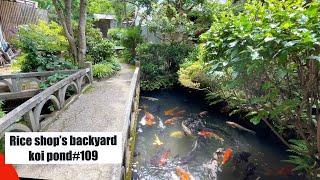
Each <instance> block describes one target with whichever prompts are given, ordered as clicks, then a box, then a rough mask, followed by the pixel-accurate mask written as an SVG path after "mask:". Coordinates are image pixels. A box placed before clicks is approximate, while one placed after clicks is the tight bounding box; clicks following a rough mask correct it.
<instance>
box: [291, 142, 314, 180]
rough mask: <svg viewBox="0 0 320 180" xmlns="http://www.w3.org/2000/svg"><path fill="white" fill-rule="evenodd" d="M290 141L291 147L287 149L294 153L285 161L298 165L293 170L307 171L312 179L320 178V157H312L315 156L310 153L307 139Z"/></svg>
mask: <svg viewBox="0 0 320 180" xmlns="http://www.w3.org/2000/svg"><path fill="white" fill-rule="evenodd" d="M289 142H290V149H288V150H287V151H288V152H291V153H292V155H290V156H289V159H288V160H285V162H289V163H292V164H294V165H295V166H296V167H295V168H294V169H293V171H297V172H307V174H308V175H309V176H310V177H309V178H310V179H316V178H320V168H319V166H318V163H319V157H315V158H312V157H313V156H310V155H308V153H309V149H308V146H307V143H306V141H304V140H297V139H291V140H289Z"/></svg>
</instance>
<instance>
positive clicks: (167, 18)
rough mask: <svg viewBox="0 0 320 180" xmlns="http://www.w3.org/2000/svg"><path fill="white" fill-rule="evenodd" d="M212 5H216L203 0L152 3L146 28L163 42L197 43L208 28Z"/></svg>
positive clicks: (173, 0)
mask: <svg viewBox="0 0 320 180" xmlns="http://www.w3.org/2000/svg"><path fill="white" fill-rule="evenodd" d="M212 4H215V5H216V6H217V5H218V4H217V3H214V2H212V3H211V2H209V1H205V0H195V1H188V0H172V1H160V2H159V3H154V4H153V5H152V13H151V16H152V18H151V19H150V21H148V22H147V25H148V28H149V30H150V31H151V32H153V33H155V35H156V36H157V37H158V38H159V39H160V40H161V41H163V42H168V41H169V42H183V41H184V42H186V41H197V39H198V38H199V36H200V35H201V34H202V33H203V32H205V31H206V30H208V29H209V27H210V24H211V19H212V18H211V16H212V9H211V8H210V6H211V5H212Z"/></svg>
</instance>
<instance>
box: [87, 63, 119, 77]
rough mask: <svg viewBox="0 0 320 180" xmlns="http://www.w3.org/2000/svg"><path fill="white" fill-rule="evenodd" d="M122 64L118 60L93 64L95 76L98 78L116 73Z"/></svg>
mask: <svg viewBox="0 0 320 180" xmlns="http://www.w3.org/2000/svg"><path fill="white" fill-rule="evenodd" d="M120 68H121V67H120V65H119V63H118V62H117V61H115V60H113V61H111V62H102V63H99V64H95V65H93V77H96V78H98V79H101V78H106V77H111V76H112V75H113V74H114V73H116V72H117V71H119V70H120Z"/></svg>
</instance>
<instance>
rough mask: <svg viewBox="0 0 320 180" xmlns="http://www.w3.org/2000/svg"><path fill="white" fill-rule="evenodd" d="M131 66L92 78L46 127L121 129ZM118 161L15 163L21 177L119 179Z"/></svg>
mask: <svg viewBox="0 0 320 180" xmlns="http://www.w3.org/2000/svg"><path fill="white" fill-rule="evenodd" d="M133 71H134V70H133V69H132V68H130V67H129V66H128V65H125V64H123V65H122V69H121V71H120V72H119V73H118V74H117V75H116V76H115V77H113V78H110V79H107V80H102V81H99V82H94V84H93V88H92V90H91V91H89V92H88V93H84V94H82V95H81V96H80V97H79V99H77V100H76V101H75V102H73V103H72V104H71V105H70V106H69V107H68V108H67V109H66V110H65V111H64V112H63V113H62V114H61V115H60V116H59V117H58V118H57V119H56V120H55V121H54V122H53V123H52V124H51V125H49V126H48V128H47V129H46V131H51V132H73V131H79V132H92V131H95V132H104V131H105V132H106V131H111V132H112V131H121V130H122V126H123V121H124V110H125V104H126V101H127V99H128V95H129V86H130V81H131V77H132V75H133ZM120 168H121V165H120V164H119V165H107V164H106V165H16V169H17V172H18V174H19V176H21V177H29V178H44V179H59V180H60V179H86V180H89V179H107V180H109V179H120Z"/></svg>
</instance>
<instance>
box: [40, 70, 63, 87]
mask: <svg viewBox="0 0 320 180" xmlns="http://www.w3.org/2000/svg"><path fill="white" fill-rule="evenodd" d="M66 77H68V75H66V74H62V73H55V74H53V75H51V76H49V77H48V78H47V79H46V80H45V81H43V82H41V83H40V89H42V90H44V89H46V88H48V87H50V86H52V85H54V84H55V83H57V82H59V81H60V80H62V79H64V78H66Z"/></svg>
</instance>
